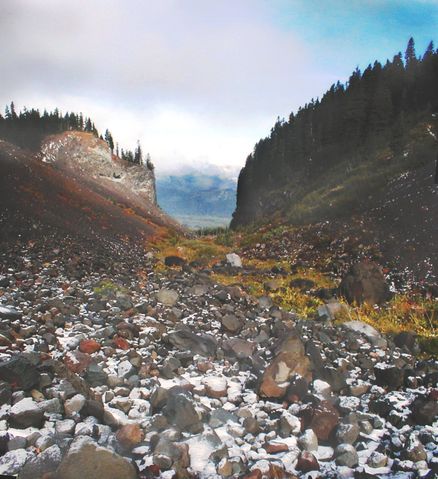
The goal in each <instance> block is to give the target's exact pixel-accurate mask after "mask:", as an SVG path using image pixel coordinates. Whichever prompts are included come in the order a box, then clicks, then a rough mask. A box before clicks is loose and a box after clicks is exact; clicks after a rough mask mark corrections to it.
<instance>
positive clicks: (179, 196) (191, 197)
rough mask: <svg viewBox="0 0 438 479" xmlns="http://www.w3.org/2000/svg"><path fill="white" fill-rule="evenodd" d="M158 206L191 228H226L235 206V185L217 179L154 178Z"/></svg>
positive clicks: (233, 182) (207, 177)
mask: <svg viewBox="0 0 438 479" xmlns="http://www.w3.org/2000/svg"><path fill="white" fill-rule="evenodd" d="M157 195H158V204H159V205H160V206H161V208H163V210H164V211H166V213H168V214H170V215H172V216H174V217H175V218H176V219H178V220H179V221H180V222H182V223H183V224H185V225H186V226H189V227H191V228H201V227H208V226H225V225H227V224H228V223H229V222H230V220H231V214H232V212H233V211H234V208H235V206H236V182H235V181H234V180H232V179H229V178H222V177H220V176H217V175H211V176H210V175H204V174H200V175H199V174H186V175H169V176H163V177H159V178H157Z"/></svg>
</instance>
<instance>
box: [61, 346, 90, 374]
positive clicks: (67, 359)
mask: <svg viewBox="0 0 438 479" xmlns="http://www.w3.org/2000/svg"><path fill="white" fill-rule="evenodd" d="M91 362H92V358H91V356H90V355H89V354H86V353H81V351H69V352H68V353H67V354H66V355H65V356H64V364H65V365H66V366H67V369H68V370H69V371H71V372H72V373H76V374H79V373H81V372H82V371H85V370H86V369H87V368H88V366H89V365H90V364H91Z"/></svg>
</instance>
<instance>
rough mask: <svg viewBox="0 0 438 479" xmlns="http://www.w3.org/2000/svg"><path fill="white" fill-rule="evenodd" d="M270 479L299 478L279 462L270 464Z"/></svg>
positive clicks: (268, 475)
mask: <svg viewBox="0 0 438 479" xmlns="http://www.w3.org/2000/svg"><path fill="white" fill-rule="evenodd" d="M266 477H267V478H268V479H298V478H297V476H295V475H294V474H291V473H290V472H287V471H285V470H284V468H283V467H282V466H280V465H279V464H269V472H268V474H267V476H266Z"/></svg>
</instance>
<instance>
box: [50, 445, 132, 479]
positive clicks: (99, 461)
mask: <svg viewBox="0 0 438 479" xmlns="http://www.w3.org/2000/svg"><path fill="white" fill-rule="evenodd" d="M56 477H57V478H58V479H77V478H81V479H97V478H102V479H103V478H105V479H120V478H122V477H123V479H137V477H138V476H137V472H136V470H135V468H134V466H133V465H132V464H131V463H130V462H129V461H128V460H127V459H125V458H124V457H122V456H119V455H118V454H116V453H114V452H112V451H111V450H110V449H107V448H105V447H102V446H99V445H98V444H96V443H95V442H94V441H93V440H92V439H91V438H90V437H88V436H79V437H78V438H77V439H75V440H74V441H73V443H72V444H71V446H70V449H69V451H68V452H67V454H66V455H65V456H64V458H63V460H62V462H61V464H60V466H59V468H58V470H57V473H56Z"/></svg>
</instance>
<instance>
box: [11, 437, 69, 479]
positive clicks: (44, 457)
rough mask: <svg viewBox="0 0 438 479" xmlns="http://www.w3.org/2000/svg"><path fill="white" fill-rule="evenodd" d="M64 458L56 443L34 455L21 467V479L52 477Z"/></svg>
mask: <svg viewBox="0 0 438 479" xmlns="http://www.w3.org/2000/svg"><path fill="white" fill-rule="evenodd" d="M61 459H62V453H61V450H60V449H59V447H58V446H57V445H56V444H55V445H53V446H50V447H48V448H47V449H45V450H44V451H42V452H41V453H40V454H38V455H37V456H34V457H32V458H31V459H30V460H29V461H27V462H26V464H25V465H24V467H23V469H21V471H20V474H19V478H20V479H39V478H45V477H50V474H53V473H54V472H55V471H56V470H57V469H58V467H59V465H60V463H61Z"/></svg>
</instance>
